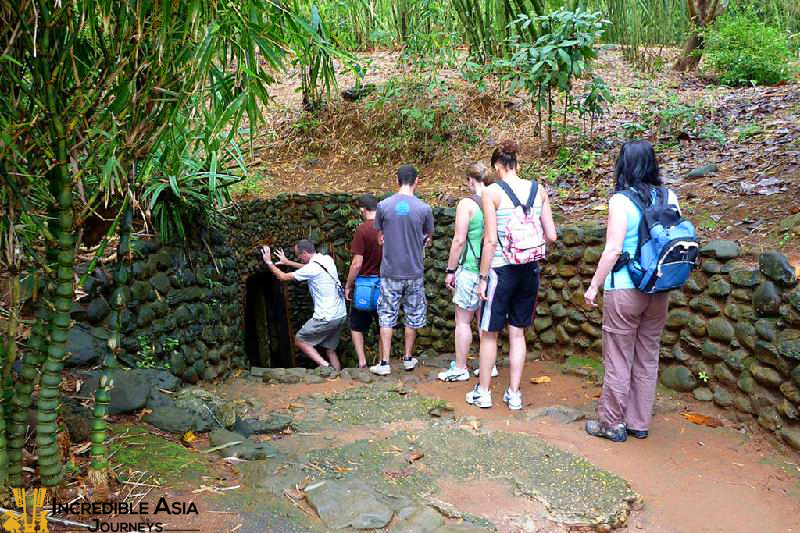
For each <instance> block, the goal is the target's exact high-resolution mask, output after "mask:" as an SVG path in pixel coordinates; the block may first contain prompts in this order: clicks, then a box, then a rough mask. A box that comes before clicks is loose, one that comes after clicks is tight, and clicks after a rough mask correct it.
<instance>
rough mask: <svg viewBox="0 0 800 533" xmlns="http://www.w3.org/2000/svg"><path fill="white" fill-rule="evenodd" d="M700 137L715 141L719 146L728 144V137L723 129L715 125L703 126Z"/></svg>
mask: <svg viewBox="0 0 800 533" xmlns="http://www.w3.org/2000/svg"><path fill="white" fill-rule="evenodd" d="M699 136H700V138H701V139H706V140H709V141H715V142H718V143H719V144H725V143H727V142H728V137H727V136H726V135H725V132H724V131H722V128H720V127H719V126H717V125H716V124H713V123H712V124H706V125H705V126H703V129H702V130H700V135H699Z"/></svg>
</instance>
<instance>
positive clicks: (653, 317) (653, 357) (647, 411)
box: [597, 289, 669, 431]
mask: <svg viewBox="0 0 800 533" xmlns="http://www.w3.org/2000/svg"><path fill="white" fill-rule="evenodd" d="M668 305H669V295H668V294H667V293H661V294H644V293H642V292H639V291H638V290H636V289H616V290H609V291H606V293H605V295H604V296H603V366H604V367H605V372H606V373H605V378H604V380H603V393H602V395H601V396H600V402H599V403H598V405H597V414H598V417H599V421H600V424H601V425H602V426H604V427H606V428H613V427H615V426H617V425H619V424H625V425H626V426H627V427H628V428H629V429H635V430H639V431H644V430H647V429H648V428H649V427H650V420H651V419H652V417H653V402H654V401H655V396H656V382H657V380H658V355H659V350H660V344H661V332H662V330H663V329H664V323H665V322H666V320H667V306H668Z"/></svg>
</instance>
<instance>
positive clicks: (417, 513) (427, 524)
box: [389, 506, 444, 533]
mask: <svg viewBox="0 0 800 533" xmlns="http://www.w3.org/2000/svg"><path fill="white" fill-rule="evenodd" d="M442 526H444V518H442V515H440V514H439V513H438V511H436V509H433V508H431V507H427V506H426V507H417V508H412V512H411V514H410V515H409V516H408V517H406V518H403V519H402V520H399V521H398V522H397V523H396V524H395V525H394V526H392V528H391V529H389V531H390V532H391V533H434V532H435V531H436V530H438V529H439V528H440V527H442Z"/></svg>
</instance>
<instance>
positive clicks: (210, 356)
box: [67, 233, 247, 383]
mask: <svg viewBox="0 0 800 533" xmlns="http://www.w3.org/2000/svg"><path fill="white" fill-rule="evenodd" d="M131 247H132V250H133V260H132V263H131V276H130V282H129V286H128V290H129V291H130V294H129V296H128V298H127V300H128V309H127V310H126V311H125V312H124V314H123V316H122V341H121V344H122V353H121V354H120V360H121V361H122V362H123V363H124V364H126V365H127V366H131V367H137V366H138V367H155V368H162V369H166V370H169V371H170V372H172V373H173V374H174V375H175V376H177V377H179V378H180V379H181V380H182V381H184V382H185V383H197V382H198V381H201V380H204V381H212V380H214V379H217V378H222V377H225V376H227V375H229V374H230V372H231V370H234V369H237V368H243V367H245V366H247V361H246V359H245V357H244V353H243V351H242V346H241V323H240V320H241V306H240V304H239V301H238V295H239V276H238V271H237V268H236V262H235V261H234V259H233V257H231V250H230V247H229V246H228V245H227V243H226V242H225V238H224V236H223V235H222V234H220V233H213V234H210V235H207V236H206V237H205V238H204V239H203V242H201V243H199V244H197V245H194V246H191V247H186V246H161V245H160V244H159V243H158V242H157V241H155V240H139V241H135V242H133V243H132V245H131ZM112 285H113V283H112V280H111V278H110V275H109V274H108V273H107V272H106V271H105V270H104V269H97V270H95V271H94V272H93V273H92V275H91V276H89V277H88V279H87V282H86V285H85V292H86V293H87V297H86V298H84V299H82V300H81V301H80V302H77V303H76V306H75V310H74V312H73V317H74V318H76V319H77V320H78V322H79V324H77V325H76V327H75V328H73V331H72V332H71V347H72V353H71V356H70V359H69V360H68V361H67V364H68V365H70V366H85V365H87V364H93V363H96V362H98V361H99V360H101V357H100V355H101V354H102V353H103V352H105V351H106V350H108V347H107V339H108V330H107V320H108V313H109V307H108V301H109V299H110V297H111V291H112V290H113V287H112Z"/></svg>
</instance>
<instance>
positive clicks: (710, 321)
mask: <svg viewBox="0 0 800 533" xmlns="http://www.w3.org/2000/svg"><path fill="white" fill-rule="evenodd" d="M454 217H455V210H454V209H453V208H435V209H434V218H435V233H434V240H433V244H432V246H431V247H430V248H429V249H428V250H427V252H426V258H425V264H426V275H425V281H426V294H427V297H428V302H429V308H428V325H427V326H426V327H425V328H424V329H422V330H420V332H419V347H420V352H421V353H423V354H431V355H433V354H440V353H447V352H452V350H453V330H454V326H455V324H454V322H453V314H454V310H453V304H452V300H451V299H452V295H451V293H450V291H448V290H447V288H446V287H445V285H444V269H445V265H446V262H447V256H448V253H449V249H450V242H451V238H452V234H453V225H454ZM359 223H360V218H359V215H358V212H357V210H356V208H355V207H354V203H353V197H352V196H349V195H326V194H309V195H281V196H278V197H276V198H273V199H269V200H255V201H251V202H246V203H243V204H240V205H239V206H238V207H237V211H236V212H235V213H234V216H233V219H232V221H231V222H230V225H229V227H228V228H227V231H226V232H225V238H226V239H227V244H226V243H225V242H224V239H223V238H222V237H221V236H219V235H217V236H215V237H212V238H210V239H209V241H208V243H207V244H203V245H200V246H198V245H195V246H194V247H193V248H192V249H188V250H187V249H185V248H168V247H164V248H162V247H160V246H159V245H158V244H156V243H155V242H149V241H140V242H139V243H138V244H137V258H136V260H135V262H134V263H133V272H132V274H133V275H132V280H133V281H132V283H131V286H130V289H131V299H130V300H131V304H130V306H129V312H128V313H126V316H125V319H124V334H125V335H124V341H123V347H124V348H125V354H126V355H125V357H126V358H127V361H126V362H128V364H130V365H131V366H135V365H136V364H137V361H141V359H142V357H143V354H142V346H143V344H147V345H149V346H151V348H152V354H153V356H154V357H155V359H156V360H157V361H158V362H159V364H163V363H164V362H166V363H168V364H169V366H170V370H171V371H172V372H173V373H174V374H175V375H176V376H178V377H180V378H181V379H182V380H184V381H187V382H190V383H194V382H196V381H197V380H199V379H204V380H213V379H217V378H222V377H224V376H226V375H228V373H229V372H230V370H232V369H234V368H243V367H247V366H249V362H248V361H247V358H246V356H245V355H244V351H243V346H242V345H243V338H244V332H243V326H244V319H243V316H242V314H243V309H244V307H243V303H244V298H245V283H246V280H247V279H248V277H249V276H251V275H253V274H256V273H259V272H264V269H265V267H264V265H263V263H262V261H261V256H260V253H259V251H258V247H259V246H260V245H263V244H270V245H272V246H273V247H276V248H284V249H286V250H291V247H292V245H293V244H294V243H295V242H297V240H299V239H302V238H309V239H311V240H312V241H314V242H315V243H317V245H318V247H319V248H320V249H321V250H322V251H324V252H326V253H329V254H331V255H332V256H333V257H334V259H335V261H336V264H337V267H338V269H339V274H340V277H341V279H342V281H344V279H345V276H346V274H347V269H348V267H349V262H350V253H349V245H350V240H351V237H352V233H353V230H354V229H355V227H356V226H357V225H358V224H359ZM604 237H605V230H604V228H603V227H600V226H585V227H579V226H567V227H564V226H562V227H561V228H560V229H559V240H558V242H557V243H556V245H555V246H553V247H552V248H551V249H550V250H549V253H548V258H547V260H546V261H545V262H543V264H542V285H541V290H540V293H539V301H538V305H537V307H536V314H535V320H534V324H533V327H531V328H529V330H528V332H527V337H528V340H529V349H530V350H531V351H532V352H534V353H538V352H539V351H541V350H543V349H544V350H549V351H551V352H552V353H554V354H559V355H561V356H566V355H567V354H575V355H581V356H590V357H597V358H599V357H601V353H602V315H601V312H600V309H601V307H599V308H597V309H588V308H587V307H586V306H585V305H584V303H583V293H584V291H585V289H586V287H588V284H589V281H590V280H591V277H592V275H593V274H594V269H595V266H596V265H597V261H598V259H599V258H600V255H601V253H602V250H603V245H604ZM740 255H741V250H740V249H739V246H738V245H737V244H736V243H734V242H730V241H713V242H710V243H707V244H705V245H704V246H703V247H702V249H701V260H700V263H699V266H698V268H697V269H696V271H695V272H694V274H693V275H692V278H691V279H690V280H689V282H688V283H687V284H686V286H685V287H684V289H683V290H679V291H673V292H672V293H671V294H670V311H669V315H668V317H667V324H666V328H665V330H664V334H663V336H662V348H661V375H660V380H661V382H662V384H663V385H665V386H667V387H669V388H671V389H674V390H677V391H681V392H693V393H694V396H695V397H696V398H698V399H701V400H707V401H713V402H715V403H716V404H717V405H719V406H720V407H723V408H729V409H736V410H738V411H740V412H742V413H747V414H750V415H752V416H754V417H755V418H756V419H757V420H758V423H759V424H760V425H761V426H763V427H764V428H766V429H768V430H770V431H772V432H774V433H776V434H777V435H778V436H779V437H780V438H781V439H783V440H784V441H785V442H786V443H787V444H789V445H791V446H792V447H794V448H796V449H800V414H799V413H798V409H800V289H798V288H797V278H796V273H795V270H794V269H793V267H792V266H791V265H790V264H789V262H788V261H787V259H786V257H784V256H783V255H781V254H780V253H777V252H765V253H763V254H761V255H760V256H759V258H758V267H757V268H749V267H747V266H744V262H743V261H742V260H741V258H740ZM93 283H95V284H96V286H94V287H93ZM107 285H108V284H107V283H106V284H103V283H101V282H100V281H95V282H91V281H90V283H89V284H88V285H87V293H89V296H90V298H89V300H88V303H87V304H86V305H84V306H83V308H82V309H81V310H80V314H81V320H83V321H85V322H89V323H90V326H91V328H90V329H91V330H92V332H93V333H96V332H97V331H98V330H101V329H102V324H103V319H104V317H105V314H104V312H103V310H104V309H105V307H106V306H105V305H103V301H101V300H105V299H107V298H108V287H107ZM286 294H287V295H288V297H287V305H286V307H287V311H288V314H289V316H288V321H289V324H290V328H289V331H290V333H292V334H293V332H294V331H296V330H297V328H299V327H300V326H301V325H302V324H303V322H305V320H307V319H308V318H309V317H310V316H311V300H310V298H309V295H308V290H307V287H306V286H305V284H289V286H288V287H287V293H286ZM105 313H107V311H105ZM98 326H100V327H98ZM97 335H99V336H102V334H97ZM347 337H348V336H347V334H345V336H344V338H343V344H342V349H343V352H344V355H345V362H349V363H351V364H352V362H353V360H352V346H351V343H350V342H349V339H348V338H347ZM142 339H144V340H146V341H147V342H143V341H142ZM368 339H369V338H368ZM175 340H177V341H178V346H177V347H175ZM372 340H374V337H373V339H372ZM501 342H502V343H503V346H502V349H503V352H507V348H508V341H507V339H505V338H504V339H502V340H501ZM400 345H401V343H399V342H396V343H395V347H396V348H398V347H399V346H400Z"/></svg>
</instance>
